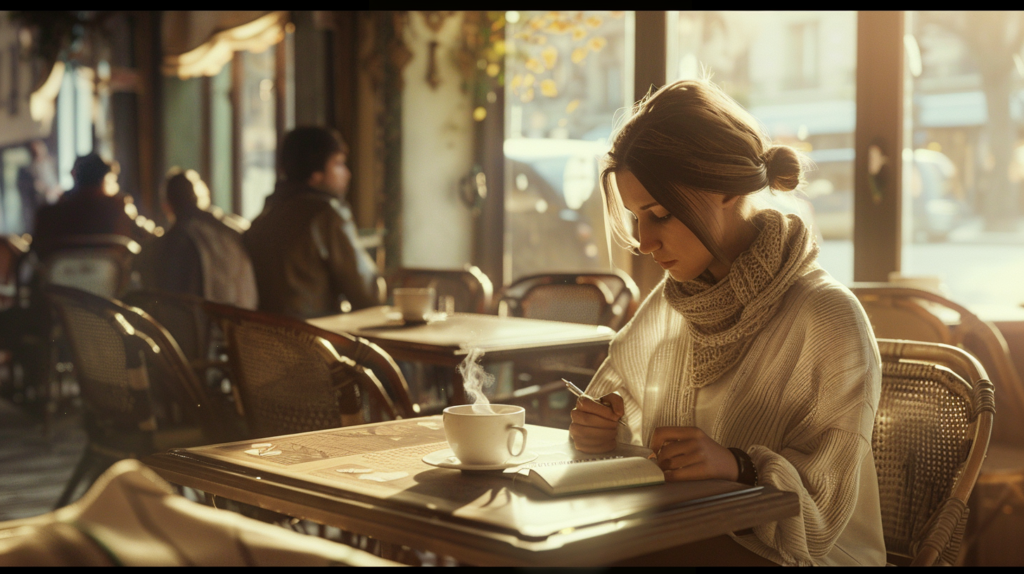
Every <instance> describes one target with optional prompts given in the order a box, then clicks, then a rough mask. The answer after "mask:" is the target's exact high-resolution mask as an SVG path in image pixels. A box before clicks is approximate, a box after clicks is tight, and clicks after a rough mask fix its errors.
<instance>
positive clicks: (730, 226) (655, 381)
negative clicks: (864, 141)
mask: <svg viewBox="0 0 1024 574" xmlns="http://www.w3.org/2000/svg"><path fill="white" fill-rule="evenodd" d="M757 126H758V124H757V123H756V121H755V120H754V119H753V118H752V117H751V116H750V115H749V114H748V113H747V112H746V111H744V110H743V109H742V108H741V107H740V106H739V105H738V104H736V103H735V102H734V101H733V100H732V99H730V98H729V97H728V96H727V95H725V94H724V93H723V92H722V91H721V90H720V89H718V88H717V87H715V86H714V85H713V84H711V83H710V82H707V81H681V82H676V83H674V84H671V85H669V86H666V87H664V88H662V89H661V90H659V91H658V92H657V93H655V94H654V95H652V96H649V97H648V98H647V99H645V100H644V101H642V102H640V103H638V104H637V106H636V107H635V108H634V110H633V114H632V116H631V117H630V119H629V120H628V121H627V122H626V123H625V124H624V125H623V127H622V128H620V130H619V131H618V132H617V134H616V136H615V138H614V141H613V145H612V149H611V151H610V152H609V154H608V158H607V163H606V167H605V169H604V172H603V174H602V184H603V187H604V193H605V196H606V200H607V205H608V210H609V216H610V217H609V220H610V222H611V226H612V231H613V233H614V234H615V235H616V236H617V238H618V239H619V240H620V241H622V242H624V243H626V244H628V245H630V246H632V247H634V248H637V249H639V251H640V253H643V254H648V255H651V256H652V257H654V259H655V260H657V262H658V263H659V264H660V265H661V266H662V267H663V268H665V270H666V271H667V272H668V273H667V274H666V275H667V276H666V277H665V279H664V280H663V281H662V282H661V283H660V284H659V285H658V286H657V287H656V288H655V289H654V291H653V292H652V294H651V295H650V296H649V297H648V298H647V300H646V301H644V303H643V304H642V305H641V306H640V309H639V310H638V311H637V313H636V316H635V317H634V318H633V319H632V320H631V321H630V323H629V324H627V325H626V326H625V327H624V328H623V329H622V330H621V331H620V332H619V333H618V335H617V336H616V338H615V340H614V341H613V342H612V344H611V347H610V350H609V355H608V359H607V360H606V361H605V362H604V364H603V365H602V366H601V368H600V369H599V370H598V372H597V374H596V375H595V376H594V379H593V380H592V381H591V383H590V386H589V388H588V389H587V393H588V394H589V395H590V396H595V397H602V399H601V403H597V402H594V401H590V400H587V399H582V398H581V399H580V400H579V401H577V405H576V408H575V409H574V410H573V412H572V420H573V423H572V425H571V427H570V429H569V431H570V436H571V437H572V440H573V442H574V444H575V445H576V448H577V449H579V450H582V451H585V452H606V451H608V450H611V449H612V448H614V446H615V443H616V442H617V441H618V442H632V443H635V444H639V443H642V444H647V445H649V446H650V447H651V449H652V450H653V451H654V454H653V455H652V457H654V456H656V457H657V462H658V464H659V465H660V466H661V467H662V469H663V470H664V471H665V478H666V479H667V480H702V479H713V478H720V479H727V480H734V481H735V480H739V481H741V482H746V483H749V484H766V485H771V486H774V487H775V488H778V489H779V490H785V491H790V492H794V493H796V494H797V495H798V496H799V498H800V509H801V512H800V514H799V515H798V516H795V517H792V518H788V519H785V520H781V521H778V522H772V523H768V524H762V525H760V526H758V527H756V528H754V529H753V533H748V534H745V535H733V536H732V538H733V540H735V542H737V543H739V544H740V545H741V546H743V547H745V548H746V549H748V550H750V551H752V552H754V553H756V554H757V555H759V556H761V557H763V558H767V559H769V560H771V561H772V562H775V563H779V564H819V565H829V564H834V565H840V564H871V565H881V564H884V563H885V544H884V541H883V539H882V523H881V512H880V509H879V502H878V484H877V478H876V476H875V467H874V459H873V458H872V452H871V430H872V426H873V421H874V414H875V409H876V408H877V406H878V399H879V393H880V385H881V361H880V358H879V355H878V348H877V345H876V343H875V339H874V336H873V335H872V332H871V327H870V325H869V323H868V321H867V317H866V316H865V314H864V311H863V309H862V308H861V307H860V304H859V303H858V302H857V300H856V298H854V296H853V295H852V294H851V293H850V292H849V291H848V290H847V289H846V288H845V287H843V286H842V285H841V284H839V283H838V282H837V281H836V280H834V279H833V278H832V277H831V276H830V275H829V274H828V273H827V272H825V271H824V270H823V269H821V267H820V266H818V264H817V262H816V258H817V252H818V248H817V246H816V245H815V244H814V240H813V237H812V234H811V231H810V230H809V229H808V228H807V227H806V226H805V225H804V224H803V222H802V221H801V220H800V219H799V218H798V217H797V216H795V215H788V216H787V215H783V214H781V213H780V212H778V211H775V210H773V209H758V208H757V207H756V206H755V204H754V200H753V198H749V197H747V196H749V195H751V194H752V193H754V192H757V191H760V190H763V189H765V188H770V189H772V190H776V191H790V190H793V189H794V188H796V186H797V185H798V184H799V183H800V179H801V167H800V160H799V157H798V156H797V154H796V152H795V151H794V150H793V149H791V148H789V147H786V146H776V145H771V144H770V142H769V141H768V140H767V139H766V138H765V137H764V136H763V135H762V132H761V131H760V130H759V129H758V127H757ZM613 180H614V183H615V185H614V186H613V185H612V183H613ZM616 188H617V192H616ZM627 217H632V218H635V221H636V226H637V230H638V231H639V242H637V241H636V240H635V239H633V237H632V234H631V232H630V230H629V229H628V226H627V223H626V218H627ZM620 417H622V418H623V419H624V421H625V422H626V423H627V424H626V425H625V426H624V425H619V424H617V421H618V419H619V418H620ZM726 542H727V543H728V544H732V543H731V542H728V540H727V541H726ZM733 546H735V545H733ZM737 550H739V551H741V552H742V549H737Z"/></svg>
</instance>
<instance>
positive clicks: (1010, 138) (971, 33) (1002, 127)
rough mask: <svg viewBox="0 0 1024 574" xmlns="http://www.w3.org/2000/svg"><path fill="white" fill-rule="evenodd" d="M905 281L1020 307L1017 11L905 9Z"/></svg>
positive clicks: (959, 297)
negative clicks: (935, 283)
mask: <svg viewBox="0 0 1024 574" xmlns="http://www.w3.org/2000/svg"><path fill="white" fill-rule="evenodd" d="M907 20H908V23H907V26H908V32H909V33H910V34H909V35H908V37H907V41H906V44H907V58H906V61H907V65H906V73H907V75H908V79H909V80H910V82H909V83H910V85H911V86H912V94H913V95H912V100H911V101H912V103H911V105H910V107H909V110H908V112H907V113H908V114H909V116H910V117H909V122H910V124H911V125H912V132H911V134H912V135H911V138H910V140H911V145H912V149H913V151H912V152H908V153H906V154H905V156H904V166H905V167H904V171H905V172H907V173H906V174H905V179H904V181H905V184H904V203H903V218H904V219H903V230H904V241H903V263H902V268H903V269H902V272H903V274H904V275H915V276H920V275H927V276H934V277H938V278H939V280H940V281H942V282H943V283H944V284H945V289H946V293H947V295H948V296H949V297H951V298H952V299H953V300H955V301H957V302H959V303H994V304H1008V305H1017V304H1019V303H1021V301H1024V289H1022V287H1021V285H1022V284H1024V257H1022V254H1024V250H1022V249H1021V246H1022V245H1024V226H1022V217H1021V215H1022V213H1021V212H1022V206H1024V202H1022V201H1021V180H1022V179H1024V138H1022V133H1021V121H1022V120H1024V91H1022V88H1024V80H1022V76H1024V61H1022V59H1021V58H1022V55H1024V51H1022V40H1021V34H1020V32H1019V31H1020V30H1021V26H1024V14H1022V13H1021V12H926V11H922V12H909V13H908V14H907Z"/></svg>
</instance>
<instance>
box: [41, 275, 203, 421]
mask: <svg viewBox="0 0 1024 574" xmlns="http://www.w3.org/2000/svg"><path fill="white" fill-rule="evenodd" d="M46 295H47V298H48V300H49V301H50V303H51V304H52V306H53V308H54V309H55V311H56V314H57V316H58V317H59V319H60V321H61V323H62V325H63V327H64V332H65V336H66V337H67V339H68V340H69V342H70V343H71V351H72V356H73V359H74V365H75V375H76V378H77V380H78V383H79V386H80V387H81V392H82V397H83V399H84V401H85V405H86V410H87V412H88V413H90V415H91V419H92V421H93V422H95V423H96V424H98V425H100V426H101V427H104V428H109V429H111V430H112V431H116V432H121V431H133V432H134V431H139V430H141V431H142V432H143V433H146V432H152V431H155V430H157V424H158V423H157V420H158V417H159V418H160V419H164V418H165V417H164V416H163V415H165V414H167V411H169V410H170V407H169V406H168V401H173V402H174V403H176V404H177V405H178V406H177V407H174V408H175V409H178V408H181V409H184V410H185V411H186V413H187V415H186V416H187V417H188V418H191V419H193V420H192V422H195V423H197V424H199V425H200V426H201V427H203V429H204V431H205V432H206V434H207V435H208V436H210V438H211V439H216V438H217V437H218V436H219V428H220V427H219V418H220V413H219V412H217V411H216V409H215V407H214V405H213V404H212V403H211V402H210V400H209V397H208V396H207V395H206V393H205V391H204V389H203V388H202V386H201V385H200V383H199V381H198V380H197V379H196V378H195V375H194V374H193V373H192V371H191V369H190V368H189V365H188V361H187V359H186V358H185V356H184V354H183V353H182V352H181V349H180V348H179V347H178V345H177V343H176V342H175V341H174V338H173V337H172V336H171V335H170V334H169V333H168V332H167V330H166V329H164V328H163V327H162V326H161V325H160V324H159V323H157V322H156V321H155V320H154V319H153V318H152V317H151V316H149V314H147V313H146V312H145V311H143V310H142V309H138V308H134V307H129V306H127V305H124V304H121V303H120V302H118V301H113V300H110V299H105V298H103V297H99V296H97V295H93V294H91V293H87V292H85V291H81V290H79V289H74V288H69V287H62V286H57V285H51V286H48V287H46ZM155 370H159V371H160V372H162V373H165V374H169V375H171V376H170V377H164V378H161V383H163V384H162V385H160V386H154V385H152V384H151V382H152V380H151V374H152V372H153V371H155ZM168 420H170V419H168ZM173 422H180V421H173ZM95 430H99V428H97V429H95Z"/></svg>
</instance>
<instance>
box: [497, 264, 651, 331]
mask: <svg viewBox="0 0 1024 574" xmlns="http://www.w3.org/2000/svg"><path fill="white" fill-rule="evenodd" d="M639 303H640V290H639V289H638V288H637V286H636V283H635V282H634V281H633V279H632V278H631V277H630V276H629V275H627V274H625V273H623V272H622V271H618V270H616V271H615V272H614V273H549V274H542V275H531V276H529V277H523V278H521V279H519V280H517V281H515V282H513V283H512V284H511V285H509V286H508V287H506V288H505V289H504V291H503V292H502V294H501V297H500V299H499V301H498V306H499V314H503V315H510V316H513V317H526V318H529V319H545V320H548V321H566V322H569V323H583V324H586V325H604V326H606V327H611V328H612V329H616V330H618V329H619V328H620V327H622V326H623V325H625V324H626V323H627V322H628V321H629V320H630V319H631V318H632V317H633V314H634V313H635V312H636V308H637V306H639Z"/></svg>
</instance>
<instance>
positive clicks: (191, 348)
mask: <svg viewBox="0 0 1024 574" xmlns="http://www.w3.org/2000/svg"><path fill="white" fill-rule="evenodd" d="M121 301H122V302H123V303H125V304H126V305H131V306H133V307H138V308H140V309H144V310H145V311H146V313H148V314H149V315H150V316H151V317H153V318H154V319H156V321H157V322H158V323H160V325H161V326H163V327H164V328H165V329H167V331H168V332H169V333H170V334H171V335H172V336H173V337H174V340H175V341H176V342H177V344H178V346H179V347H180V348H181V351H182V353H184V354H185V357H186V358H187V359H188V360H189V361H190V362H193V363H194V362H196V361H202V360H206V359H208V358H209V354H210V338H211V326H212V322H211V321H210V319H209V317H207V315H206V311H205V310H204V309H203V303H205V301H204V300H203V299H202V298H201V297H196V296H195V295H189V294H187V293H170V292H166V291H129V292H128V293H126V294H125V295H124V297H122V298H121Z"/></svg>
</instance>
